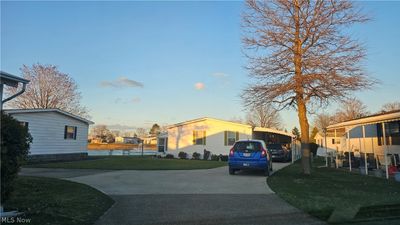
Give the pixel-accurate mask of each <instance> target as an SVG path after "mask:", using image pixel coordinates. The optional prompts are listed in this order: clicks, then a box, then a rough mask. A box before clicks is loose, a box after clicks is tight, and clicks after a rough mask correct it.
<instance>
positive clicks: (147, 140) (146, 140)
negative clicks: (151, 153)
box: [141, 135, 157, 145]
mask: <svg viewBox="0 0 400 225" xmlns="http://www.w3.org/2000/svg"><path fill="white" fill-rule="evenodd" d="M141 139H142V140H143V144H145V145H156V144H157V136H153V135H149V136H147V137H142V138H141Z"/></svg>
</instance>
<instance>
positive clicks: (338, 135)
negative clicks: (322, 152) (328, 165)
mask: <svg viewBox="0 0 400 225" xmlns="http://www.w3.org/2000/svg"><path fill="white" fill-rule="evenodd" d="M326 136H327V142H328V143H327V145H326V144H325V137H323V136H322V135H320V137H319V138H318V139H317V142H320V143H321V144H322V146H323V147H325V146H328V148H331V149H333V150H335V151H336V152H337V153H338V154H343V155H345V156H346V157H350V156H351V157H350V158H352V157H357V158H361V159H362V160H361V162H360V164H362V165H367V166H364V168H365V169H366V173H368V171H367V168H368V167H380V166H385V167H386V166H390V165H393V166H397V165H400V162H399V155H400V110H396V111H391V112H384V113H380V114H375V115H371V116H367V117H363V118H359V119H355V120H349V121H345V122H342V123H338V124H333V125H330V126H328V128H327V132H326ZM345 160H346V158H345ZM348 166H349V167H350V166H351V164H350V165H348ZM350 168H351V167H350ZM386 170H387V169H386Z"/></svg>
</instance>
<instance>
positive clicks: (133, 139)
mask: <svg viewBox="0 0 400 225" xmlns="http://www.w3.org/2000/svg"><path fill="white" fill-rule="evenodd" d="M115 143H122V144H139V143H140V138H138V137H115Z"/></svg>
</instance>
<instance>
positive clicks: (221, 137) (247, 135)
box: [158, 117, 293, 157]
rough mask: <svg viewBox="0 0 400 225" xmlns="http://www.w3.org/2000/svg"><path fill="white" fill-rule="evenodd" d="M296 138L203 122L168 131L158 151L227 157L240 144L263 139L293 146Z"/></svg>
mask: <svg viewBox="0 0 400 225" xmlns="http://www.w3.org/2000/svg"><path fill="white" fill-rule="evenodd" d="M292 138H293V135H292V134H289V133H286V132H283V131H278V130H274V129H269V128H260V127H255V128H253V127H252V126H250V125H246V124H240V123H233V122H229V121H225V120H219V119H213V118H208V117H204V118H200V119H194V120H189V121H186V122H182V123H177V124H174V125H171V126H168V127H167V132H166V133H163V134H162V135H160V136H159V138H158V151H159V152H165V153H169V154H174V155H175V156H176V155H178V153H179V152H181V151H182V152H186V153H188V155H189V157H191V156H192V154H193V153H194V152H197V153H200V154H201V155H203V153H204V150H207V151H210V152H211V154H216V155H219V154H222V155H227V154H228V152H229V150H230V148H232V146H233V144H234V143H235V142H236V141H237V140H241V139H261V140H264V141H265V143H267V144H268V143H283V144H291V142H292Z"/></svg>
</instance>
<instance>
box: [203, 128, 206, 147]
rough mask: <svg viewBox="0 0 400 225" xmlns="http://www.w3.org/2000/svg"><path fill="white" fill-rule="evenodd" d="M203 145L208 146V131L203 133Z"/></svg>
mask: <svg viewBox="0 0 400 225" xmlns="http://www.w3.org/2000/svg"><path fill="white" fill-rule="evenodd" d="M203 145H206V131H203Z"/></svg>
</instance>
